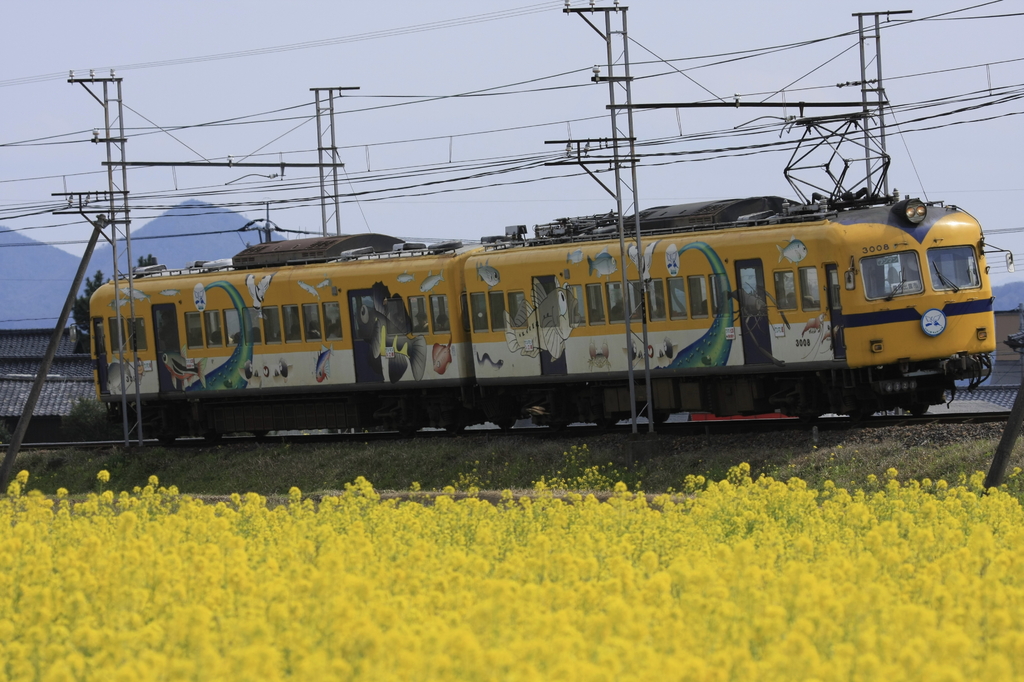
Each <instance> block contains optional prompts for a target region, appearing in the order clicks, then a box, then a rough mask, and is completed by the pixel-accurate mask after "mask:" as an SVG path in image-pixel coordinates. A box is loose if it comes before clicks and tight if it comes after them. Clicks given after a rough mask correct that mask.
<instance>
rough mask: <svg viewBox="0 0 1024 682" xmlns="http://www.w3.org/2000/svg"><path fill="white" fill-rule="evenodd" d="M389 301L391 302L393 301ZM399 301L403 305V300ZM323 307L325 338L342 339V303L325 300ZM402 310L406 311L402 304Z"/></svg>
mask: <svg viewBox="0 0 1024 682" xmlns="http://www.w3.org/2000/svg"><path fill="white" fill-rule="evenodd" d="M388 303H389V304H390V303H391V301H388ZM398 303H399V305H401V300H399V301H398ZM388 307H389V308H390V307H391V306H390V305H389V306H388ZM323 308H324V338H325V339H326V340H328V341H338V340H340V339H341V304H340V303H338V302H337V301H325V302H324V304H323ZM402 312H403V313H404V312H405V306H402Z"/></svg>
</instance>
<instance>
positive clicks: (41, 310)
mask: <svg viewBox="0 0 1024 682" xmlns="http://www.w3.org/2000/svg"><path fill="white" fill-rule="evenodd" d="M78 263H79V259H78V257H77V256H72V255H71V254H70V253H68V252H66V251H62V250H61V249H58V248H57V247H56V246H48V245H46V244H42V243H40V242H37V241H35V240H34V239H29V238H28V237H26V236H24V234H23V233H21V232H13V231H11V230H10V229H8V228H5V227H0V286H2V288H0V329H33V328H36V329H38V328H45V327H49V328H50V329H53V325H54V324H56V322H57V316H58V315H59V314H60V309H61V307H62V306H63V305H64V300H65V299H66V298H67V296H68V288H69V287H70V286H71V282H72V280H73V279H74V278H75V271H76V270H77V269H78Z"/></svg>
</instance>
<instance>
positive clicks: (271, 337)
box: [262, 305, 281, 343]
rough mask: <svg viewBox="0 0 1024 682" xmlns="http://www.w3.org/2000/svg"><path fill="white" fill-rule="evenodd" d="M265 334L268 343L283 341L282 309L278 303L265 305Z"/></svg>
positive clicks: (263, 313) (263, 310)
mask: <svg viewBox="0 0 1024 682" xmlns="http://www.w3.org/2000/svg"><path fill="white" fill-rule="evenodd" d="M262 317H263V335H264V336H265V337H266V339H267V343H281V311H280V310H278V309H277V306H276V305H272V306H269V307H268V306H263V308H262Z"/></svg>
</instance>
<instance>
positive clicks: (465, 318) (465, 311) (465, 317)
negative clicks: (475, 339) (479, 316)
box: [459, 291, 487, 334]
mask: <svg viewBox="0 0 1024 682" xmlns="http://www.w3.org/2000/svg"><path fill="white" fill-rule="evenodd" d="M459 309H460V310H461V311H462V331H464V332H466V333H467V334H468V333H469V302H468V301H467V300H466V292H465V291H463V292H462V294H461V295H460V296H459ZM484 320H485V321H486V320H487V316H486V315H484Z"/></svg>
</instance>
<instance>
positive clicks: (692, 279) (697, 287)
mask: <svg viewBox="0 0 1024 682" xmlns="http://www.w3.org/2000/svg"><path fill="white" fill-rule="evenodd" d="M686 280H687V281H686V285H687V287H688V288H689V289H690V314H691V315H693V317H694V318H697V317H707V316H708V283H707V281H706V280H705V279H704V277H702V276H701V275H690V276H689V277H687V278H686Z"/></svg>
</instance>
